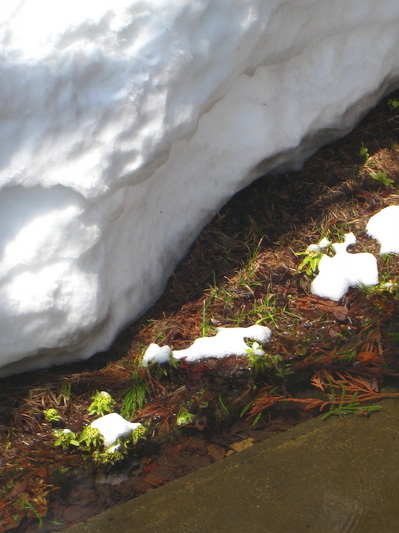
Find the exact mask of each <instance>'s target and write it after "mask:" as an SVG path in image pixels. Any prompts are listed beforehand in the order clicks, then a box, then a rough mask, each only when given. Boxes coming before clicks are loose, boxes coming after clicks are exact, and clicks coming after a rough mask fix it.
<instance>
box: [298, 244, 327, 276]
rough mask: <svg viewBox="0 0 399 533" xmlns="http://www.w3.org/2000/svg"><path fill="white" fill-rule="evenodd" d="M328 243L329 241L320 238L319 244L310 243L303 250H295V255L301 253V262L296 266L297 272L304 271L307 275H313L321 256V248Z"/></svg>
mask: <svg viewBox="0 0 399 533" xmlns="http://www.w3.org/2000/svg"><path fill="white" fill-rule="evenodd" d="M329 245H330V241H328V240H327V239H325V238H324V239H322V240H321V241H320V242H319V244H310V245H309V246H308V247H307V248H306V250H305V251H304V252H297V253H296V254H295V255H297V256H299V255H303V256H304V258H303V259H302V262H301V264H300V265H299V267H298V271H299V272H303V271H304V272H305V273H306V274H307V275H308V276H313V275H314V274H315V273H316V270H317V268H318V266H319V263H320V259H321V258H322V257H323V255H324V254H323V249H324V248H327V246H329Z"/></svg>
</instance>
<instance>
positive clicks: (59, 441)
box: [53, 429, 79, 451]
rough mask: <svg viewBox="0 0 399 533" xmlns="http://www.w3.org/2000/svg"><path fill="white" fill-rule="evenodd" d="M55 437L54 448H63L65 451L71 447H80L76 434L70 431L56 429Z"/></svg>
mask: <svg viewBox="0 0 399 533" xmlns="http://www.w3.org/2000/svg"><path fill="white" fill-rule="evenodd" d="M53 435H54V437H55V441H54V446H61V447H62V449H63V450H64V451H66V450H67V449H68V448H69V447H70V446H79V441H78V440H77V438H76V433H74V432H73V431H71V430H70V429H55V430H54V431H53Z"/></svg>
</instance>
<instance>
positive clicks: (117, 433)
mask: <svg viewBox="0 0 399 533" xmlns="http://www.w3.org/2000/svg"><path fill="white" fill-rule="evenodd" d="M90 425H91V427H92V428H95V429H98V431H99V432H100V433H101V435H102V436H103V439H104V446H105V448H109V447H110V446H112V445H113V444H114V443H115V442H116V441H117V440H118V439H120V438H124V437H129V435H130V434H131V433H132V431H134V430H135V429H137V428H138V427H139V426H141V424H139V423H136V424H135V423H133V422H128V421H127V420H125V419H124V418H123V417H122V416H121V415H118V414H117V413H111V414H109V415H105V416H102V417H101V418H98V419H97V420H94V422H92V423H91V424H90Z"/></svg>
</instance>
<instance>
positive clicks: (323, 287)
mask: <svg viewBox="0 0 399 533" xmlns="http://www.w3.org/2000/svg"><path fill="white" fill-rule="evenodd" d="M352 244H356V237H355V236H354V234H353V233H347V234H346V235H345V242H343V243H335V244H333V245H332V247H333V249H334V251H335V255H334V257H329V256H328V255H323V257H322V258H321V259H320V262H319V274H318V275H317V276H316V278H315V279H314V280H313V281H312V284H311V291H312V294H315V295H316V296H321V297H322V298H329V299H330V300H340V299H341V298H342V296H344V294H346V292H347V291H348V289H349V288H350V287H359V286H361V285H377V284H378V266H377V259H376V258H375V257H374V256H373V255H372V254H370V253H367V252H366V253H358V254H351V253H349V252H348V251H347V248H348V246H350V245H352Z"/></svg>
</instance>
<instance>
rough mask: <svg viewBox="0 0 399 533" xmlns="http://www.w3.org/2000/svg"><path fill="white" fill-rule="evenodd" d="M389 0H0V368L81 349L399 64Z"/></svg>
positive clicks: (367, 102)
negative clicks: (246, 192) (263, 178)
mask: <svg viewBox="0 0 399 533" xmlns="http://www.w3.org/2000/svg"><path fill="white" fill-rule="evenodd" d="M398 49H399V3H398V2H397V1H396V0H381V1H380V2H378V3H377V2H375V0H363V1H362V2H358V1H355V0H335V1H334V2H331V1H330V0H298V1H297V2H295V3H292V2H287V1H286V0H273V1H271V2H264V1H262V0H224V1H218V2H216V1H210V0H197V1H195V2H193V1H192V0H179V1H175V2H170V1H169V0H151V1H150V0H140V1H139V0H98V1H97V2H79V3H78V2H76V3H75V2H68V1H66V0H59V1H58V2H49V1H46V0H3V1H2V3H1V6H0V78H1V91H0V109H1V113H0V187H1V189H0V213H1V227H0V244H1V255H0V366H2V367H3V368H2V371H1V372H2V373H3V375H4V374H7V373H11V372H16V371H19V370H22V369H25V370H26V369H29V368H35V367H40V366H46V365H51V364H58V363H62V362H67V361H72V360H78V359H84V358H87V357H89V356H90V355H92V354H93V353H95V352H96V351H98V350H102V349H105V348H106V347H107V346H108V345H109V344H110V342H111V341H112V340H113V338H114V337H115V335H116V334H117V333H118V332H119V331H120V330H121V328H123V327H124V326H125V325H126V324H127V323H128V322H130V321H132V320H133V319H134V318H136V317H137V316H138V315H139V314H140V313H141V312H143V311H144V309H145V308H146V307H148V306H149V305H150V304H151V303H153V302H154V301H155V299H156V298H157V297H158V296H159V295H160V292H161V291H162V289H163V286H164V284H165V282H166V280H167V278H168V276H169V275H170V274H171V272H172V271H173V269H174V267H175V265H176V263H177V261H178V260H180V259H181V258H182V257H183V255H184V254H185V253H186V251H187V249H188V246H189V245H190V243H192V241H193V239H194V238H195V237H196V236H197V235H198V233H199V231H200V230H201V228H202V227H203V226H204V224H205V223H206V222H207V221H208V220H209V219H210V217H211V216H212V214H214V213H215V211H216V210H218V209H219V208H220V207H221V206H222V205H223V203H225V202H226V200H227V199H228V198H229V197H231V195H232V194H234V193H235V192H236V191H237V190H238V189H240V188H241V187H243V186H245V185H247V184H248V183H249V182H250V181H251V180H253V179H254V178H256V177H258V176H259V175H261V174H263V173H264V172H266V171H268V170H271V169H276V168H280V169H281V168H282V167H284V166H290V167H298V166H299V165H300V164H301V163H302V162H303V160H304V159H305V158H306V157H308V156H309V155H310V154H311V153H313V152H314V150H315V149H316V148H317V147H318V146H319V145H320V144H323V143H325V142H327V141H330V140H332V139H333V138H335V137H337V136H339V135H343V134H344V133H346V132H347V131H348V130H349V129H350V128H351V127H352V126H353V124H354V123H355V122H356V121H357V120H358V119H359V118H360V116H361V115H362V114H363V113H364V112H365V111H366V110H368V109H369V108H370V107H372V106H373V105H374V104H375V103H376V102H377V100H378V99H379V98H380V97H381V96H382V95H383V94H384V93H385V92H387V90H388V89H390V88H392V87H393V85H394V84H396V82H397V81H398V78H399V55H398V53H397V50H398Z"/></svg>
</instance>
